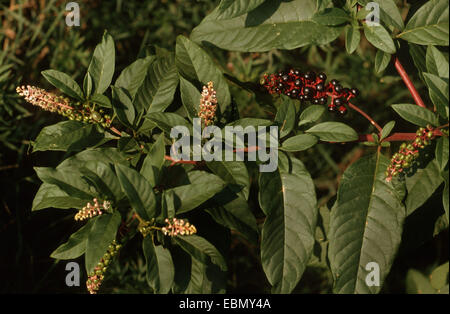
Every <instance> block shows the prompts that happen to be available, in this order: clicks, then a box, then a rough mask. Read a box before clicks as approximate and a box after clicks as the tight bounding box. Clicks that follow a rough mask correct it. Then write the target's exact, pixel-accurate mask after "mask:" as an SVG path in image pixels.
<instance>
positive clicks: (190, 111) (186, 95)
mask: <svg viewBox="0 0 450 314" xmlns="http://www.w3.org/2000/svg"><path fill="white" fill-rule="evenodd" d="M180 92H181V101H182V102H183V107H184V109H185V110H186V113H187V115H188V117H189V120H191V121H192V119H193V118H198V108H199V103H200V97H201V94H200V92H199V91H198V90H197V88H196V87H195V86H194V85H192V84H191V82H189V81H188V80H185V79H184V78H183V77H180Z"/></svg>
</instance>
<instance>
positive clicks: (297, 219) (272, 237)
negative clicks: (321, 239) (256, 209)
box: [259, 159, 317, 293]
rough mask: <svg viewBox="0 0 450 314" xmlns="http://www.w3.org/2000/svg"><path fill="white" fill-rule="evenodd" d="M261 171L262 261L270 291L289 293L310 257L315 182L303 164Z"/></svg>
mask: <svg viewBox="0 0 450 314" xmlns="http://www.w3.org/2000/svg"><path fill="white" fill-rule="evenodd" d="M291 164H292V169H291V171H288V172H285V171H276V172H274V173H261V174H260V180H259V183H260V190H259V202H260V205H261V208H264V212H265V213H267V217H266V220H265V222H264V226H263V229H262V235H261V263H262V266H263V269H264V272H265V274H266V276H267V279H268V280H269V282H270V284H271V285H272V286H273V287H272V292H273V293H291V292H292V290H293V289H294V288H295V286H296V285H297V283H298V282H299V280H300V278H301V277H302V275H303V272H304V270H305V268H306V265H307V263H308V261H309V259H310V257H311V254H312V251H313V246H314V232H315V227H316V220H317V208H316V195H315V191H314V184H313V181H312V179H311V177H310V175H309V173H308V172H307V171H306V169H305V167H304V166H303V164H302V163H301V162H300V161H299V160H297V159H292V160H291Z"/></svg>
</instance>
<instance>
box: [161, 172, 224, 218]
mask: <svg viewBox="0 0 450 314" xmlns="http://www.w3.org/2000/svg"><path fill="white" fill-rule="evenodd" d="M188 178H189V182H190V184H186V185H181V186H177V187H174V188H171V189H167V190H165V192H166V193H173V195H174V202H175V211H176V214H177V215H179V214H182V213H185V212H188V211H191V210H193V209H194V208H196V207H198V206H199V205H201V204H202V203H204V202H205V201H207V200H209V199H210V198H211V197H213V196H214V195H215V194H216V193H218V192H220V191H221V190H222V189H223V188H224V187H225V185H226V184H225V182H224V181H222V180H221V179H220V178H219V177H218V176H216V175H214V174H211V173H208V172H205V171H191V172H189V173H188Z"/></svg>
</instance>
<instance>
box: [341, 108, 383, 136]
mask: <svg viewBox="0 0 450 314" xmlns="http://www.w3.org/2000/svg"><path fill="white" fill-rule="evenodd" d="M348 106H349V107H350V108H352V109H353V110H355V111H357V112H358V113H359V114H360V115H362V116H363V117H364V118H366V119H367V120H369V122H370V123H371V124H372V125H373V126H374V127H376V128H377V130H378V132H380V133H381V130H382V128H381V127H380V126H379V125H378V123H376V122H375V120H374V119H372V117H371V116H369V115H368V114H367V113H365V112H364V111H363V110H361V109H359V108H358V107H357V106H355V105H354V104H352V103H351V102H348Z"/></svg>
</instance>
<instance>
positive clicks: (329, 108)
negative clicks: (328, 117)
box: [328, 104, 336, 112]
mask: <svg viewBox="0 0 450 314" xmlns="http://www.w3.org/2000/svg"><path fill="white" fill-rule="evenodd" d="M328 111H329V112H335V111H336V106H335V105H333V104H331V105H329V106H328Z"/></svg>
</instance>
